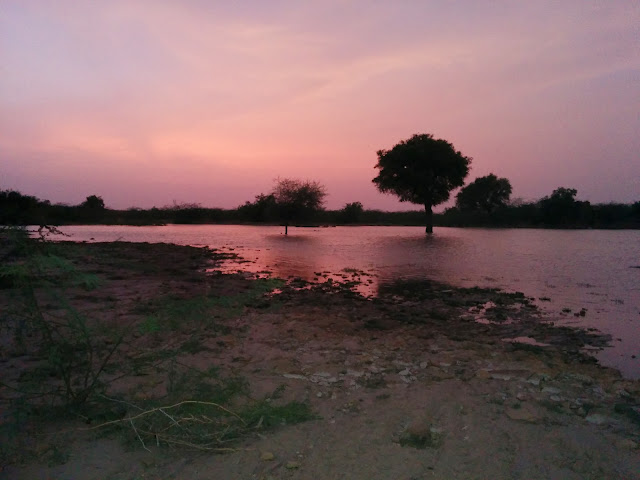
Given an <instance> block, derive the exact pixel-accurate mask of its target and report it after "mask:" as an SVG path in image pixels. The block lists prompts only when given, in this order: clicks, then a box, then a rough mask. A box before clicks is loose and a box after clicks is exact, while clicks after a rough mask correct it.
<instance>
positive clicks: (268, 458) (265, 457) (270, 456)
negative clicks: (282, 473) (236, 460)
mask: <svg viewBox="0 0 640 480" xmlns="http://www.w3.org/2000/svg"><path fill="white" fill-rule="evenodd" d="M275 458H276V456H275V455H274V454H273V453H272V452H262V455H260V460H262V461H264V462H270V461H271V460H274V459H275Z"/></svg>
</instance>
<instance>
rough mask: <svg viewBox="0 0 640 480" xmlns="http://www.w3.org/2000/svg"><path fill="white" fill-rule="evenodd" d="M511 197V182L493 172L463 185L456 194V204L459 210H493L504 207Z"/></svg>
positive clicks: (488, 211) (489, 211)
mask: <svg viewBox="0 0 640 480" xmlns="http://www.w3.org/2000/svg"><path fill="white" fill-rule="evenodd" d="M510 197H511V183H510V182H509V180H508V179H506V178H498V177H496V176H495V175H494V174H493V173H491V174H489V175H487V176H485V177H479V178H476V179H475V180H474V181H473V182H472V183H470V184H469V185H467V186H466V187H463V188H462V190H460V191H459V192H458V195H456V206H457V207H458V208H459V209H460V210H466V211H472V210H483V211H485V212H487V213H491V212H493V211H494V210H495V209H496V208H498V207H504V206H505V205H506V204H507V203H508V202H509V198H510Z"/></svg>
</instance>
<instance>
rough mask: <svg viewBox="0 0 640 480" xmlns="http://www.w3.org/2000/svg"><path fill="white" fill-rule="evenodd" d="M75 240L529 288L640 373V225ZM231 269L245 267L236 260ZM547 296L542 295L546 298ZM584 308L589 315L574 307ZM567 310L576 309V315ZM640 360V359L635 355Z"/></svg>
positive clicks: (285, 271) (155, 231) (192, 232)
mask: <svg viewBox="0 0 640 480" xmlns="http://www.w3.org/2000/svg"><path fill="white" fill-rule="evenodd" d="M62 230H63V231H64V232H65V233H67V234H69V235H71V238H70V239H71V240H75V241H83V240H86V241H115V240H122V241H130V242H167V243H176V244H179V245H208V246H210V247H213V248H219V249H225V250H230V249H233V251H234V252H235V253H238V254H239V255H241V256H242V257H244V258H245V259H246V260H250V261H251V263H246V264H243V265H242V268H243V269H245V270H248V271H253V272H259V271H262V270H268V271H270V272H272V274H273V275H274V276H279V277H283V278H286V277H288V276H291V275H293V276H299V277H302V278H305V279H308V280H312V279H313V278H314V277H316V276H317V275H316V273H317V272H331V273H339V272H341V271H343V270H344V269H345V268H347V269H357V270H363V271H365V272H367V273H370V274H371V275H372V276H371V277H364V279H369V280H370V281H371V282H372V283H371V284H370V285H369V288H371V289H372V290H373V291H375V288H376V286H377V285H378V284H379V283H380V282H387V281H392V280H395V279H398V278H430V279H433V280H437V281H441V282H446V283H450V284H454V285H458V286H476V285H477V286H480V287H497V288H502V289H505V290H508V291H521V292H523V293H524V294H525V295H527V296H530V297H535V298H536V299H538V301H537V304H538V305H539V306H540V307H541V308H543V309H544V310H545V311H546V312H548V314H549V315H550V318H551V319H552V320H554V321H557V322H558V323H563V324H567V325H580V326H585V327H594V328H597V329H598V330H600V331H602V332H604V333H608V334H611V335H612V337H613V341H612V346H611V347H610V348H607V349H605V350H603V351H601V352H598V353H597V354H596V356H597V357H598V359H599V360H600V362H601V363H602V364H604V365H609V366H613V367H616V368H618V369H619V370H620V371H621V372H622V373H623V374H624V375H625V376H626V377H630V378H640V231H637V230H617V231H612V230H537V229H475V228H474V229H472V228H467V229H460V228H437V227H436V229H435V231H434V235H433V236H430V237H428V236H426V235H425V234H424V228H422V227H332V228H295V227H294V228H290V229H289V235H288V236H286V237H285V236H284V235H283V228H282V227H274V226H244V225H242V226H240V225H167V226H158V227H130V226H69V227H63V228H62ZM233 268H238V266H237V265H234V266H233ZM540 299H542V300H540ZM583 308H584V309H586V310H587V312H586V315H585V316H584V317H575V316H574V313H575V312H578V311H580V310H581V309H583ZM563 309H571V312H570V313H566V312H563V311H562V310H563ZM632 356H636V358H633V357H632Z"/></svg>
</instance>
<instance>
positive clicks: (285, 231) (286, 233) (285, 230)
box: [284, 223, 289, 235]
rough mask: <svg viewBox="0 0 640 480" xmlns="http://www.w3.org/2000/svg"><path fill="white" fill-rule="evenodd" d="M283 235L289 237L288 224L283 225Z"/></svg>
mask: <svg viewBox="0 0 640 480" xmlns="http://www.w3.org/2000/svg"><path fill="white" fill-rule="evenodd" d="M284 234H285V235H289V224H288V223H285V224H284Z"/></svg>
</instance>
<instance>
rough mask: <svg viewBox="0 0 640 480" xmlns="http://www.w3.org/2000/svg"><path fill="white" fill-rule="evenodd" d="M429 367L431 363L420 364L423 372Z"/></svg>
mask: <svg viewBox="0 0 640 480" xmlns="http://www.w3.org/2000/svg"><path fill="white" fill-rule="evenodd" d="M428 366H429V362H420V368H422V369H423V370H424V369H425V368H427V367H428Z"/></svg>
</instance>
